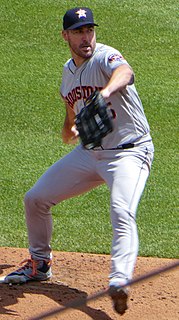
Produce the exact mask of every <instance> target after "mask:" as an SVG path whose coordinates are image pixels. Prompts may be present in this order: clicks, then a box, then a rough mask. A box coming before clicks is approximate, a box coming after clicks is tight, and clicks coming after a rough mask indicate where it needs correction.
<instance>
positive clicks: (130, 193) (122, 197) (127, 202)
mask: <svg viewBox="0 0 179 320" xmlns="http://www.w3.org/2000/svg"><path fill="white" fill-rule="evenodd" d="M152 159H153V154H152V152H150V151H149V150H148V149H147V148H146V149H142V148H141V149H140V148H136V149H135V150H134V149H133V150H130V151H121V152H119V153H118V154H115V155H114V156H113V160H111V161H109V159H108V161H107V163H106V165H107V167H106V169H105V170H104V171H103V175H104V176H103V177H104V178H105V181H106V183H107V184H108V186H109V188H110V191H111V206H112V211H117V210H118V209H119V208H123V209H124V210H125V212H127V213H130V215H133V216H134V217H135V214H136V209H137V206H138V203H139V200H140V197H141V195H142V192H143V190H144V187H145V184H146V181H147V178H148V176H149V172H150V167H151V163H152ZM120 212H121V210H120Z"/></svg>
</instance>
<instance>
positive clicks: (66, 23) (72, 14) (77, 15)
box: [63, 7, 98, 30]
mask: <svg viewBox="0 0 179 320" xmlns="http://www.w3.org/2000/svg"><path fill="white" fill-rule="evenodd" d="M85 25H93V26H98V25H97V24H96V23H94V19H93V13H92V11H91V9H89V8H85V7H79V8H73V9H70V10H68V11H67V12H66V13H65V15H64V17H63V29H64V30H73V29H77V28H80V27H82V26H85Z"/></svg>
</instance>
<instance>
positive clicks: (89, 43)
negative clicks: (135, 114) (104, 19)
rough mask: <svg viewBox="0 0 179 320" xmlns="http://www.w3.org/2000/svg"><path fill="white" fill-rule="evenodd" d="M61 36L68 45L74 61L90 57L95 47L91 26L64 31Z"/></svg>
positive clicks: (94, 37) (94, 36)
mask: <svg viewBox="0 0 179 320" xmlns="http://www.w3.org/2000/svg"><path fill="white" fill-rule="evenodd" d="M62 35H63V38H64V39H65V41H67V42H68V44H69V47H70V50H71V53H72V57H73V58H74V60H76V59H77V60H80V59H81V60H86V59H88V58H90V57H91V56H92V54H93V52H94V49H95V46H96V34H95V30H94V27H93V26H84V27H81V28H78V29H75V30H64V31H63V32H62Z"/></svg>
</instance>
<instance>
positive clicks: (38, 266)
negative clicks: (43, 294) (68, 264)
mask: <svg viewBox="0 0 179 320" xmlns="http://www.w3.org/2000/svg"><path fill="white" fill-rule="evenodd" d="M25 262H26V263H25ZM22 263H25V265H24V266H22V267H21V268H19V269H17V270H16V271H14V272H12V273H10V274H8V275H7V276H5V277H4V281H3V283H7V284H22V283H26V282H27V281H45V280H48V279H50V278H51V277H52V271H51V261H50V260H48V261H47V260H33V259H32V258H31V259H27V260H24V261H23V262H22Z"/></svg>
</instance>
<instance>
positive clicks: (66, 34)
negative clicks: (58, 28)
mask: <svg viewBox="0 0 179 320" xmlns="http://www.w3.org/2000/svg"><path fill="white" fill-rule="evenodd" d="M62 37H63V39H64V40H65V41H68V32H67V31H66V30H62Z"/></svg>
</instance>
